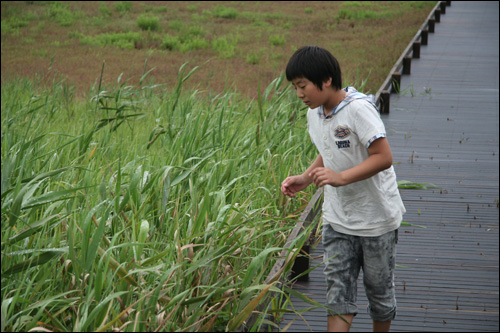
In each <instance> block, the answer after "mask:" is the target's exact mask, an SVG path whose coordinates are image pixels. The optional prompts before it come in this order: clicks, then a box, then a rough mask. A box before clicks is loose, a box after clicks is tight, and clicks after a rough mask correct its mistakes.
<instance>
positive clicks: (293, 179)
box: [281, 154, 324, 197]
mask: <svg viewBox="0 0 500 333" xmlns="http://www.w3.org/2000/svg"><path fill="white" fill-rule="evenodd" d="M323 167H324V164H323V157H322V156H321V154H318V156H317V157H316V159H315V160H314V162H313V163H312V164H311V165H310V166H309V168H307V170H306V171H304V173H302V174H301V175H298V176H290V177H287V178H286V179H285V180H284V181H283V182H282V183H281V191H282V192H283V194H285V195H288V196H290V197H294V196H295V193H297V192H299V191H302V190H303V189H305V188H306V187H308V186H309V185H310V184H311V183H312V182H313V177H312V176H310V174H311V172H312V171H313V170H315V169H318V168H323Z"/></svg>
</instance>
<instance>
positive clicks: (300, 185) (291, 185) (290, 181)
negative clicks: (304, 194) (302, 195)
mask: <svg viewBox="0 0 500 333" xmlns="http://www.w3.org/2000/svg"><path fill="white" fill-rule="evenodd" d="M309 184H311V180H310V179H307V178H306V177H304V176H303V175H299V176H291V177H287V178H286V179H285V180H284V181H283V182H282V183H281V192H283V194H284V195H288V196H289V197H295V193H297V192H299V191H302V190H303V189H305V188H306V187H308V186H309Z"/></svg>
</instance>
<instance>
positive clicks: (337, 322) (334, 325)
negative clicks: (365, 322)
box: [328, 314, 354, 332]
mask: <svg viewBox="0 0 500 333" xmlns="http://www.w3.org/2000/svg"><path fill="white" fill-rule="evenodd" d="M341 316H342V317H341ZM341 316H328V332H349V329H350V328H351V324H352V320H353V319H354V315H352V314H350V315H341ZM346 321H347V323H346Z"/></svg>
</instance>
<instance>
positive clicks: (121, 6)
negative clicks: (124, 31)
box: [115, 1, 134, 14]
mask: <svg viewBox="0 0 500 333" xmlns="http://www.w3.org/2000/svg"><path fill="white" fill-rule="evenodd" d="M133 5H134V4H133V2H132V1H120V2H117V3H116V4H115V9H116V10H117V11H118V12H119V13H120V14H125V13H128V12H130V10H132V6H133Z"/></svg>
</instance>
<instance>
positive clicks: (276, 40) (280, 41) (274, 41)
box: [269, 35, 286, 46]
mask: <svg viewBox="0 0 500 333" xmlns="http://www.w3.org/2000/svg"><path fill="white" fill-rule="evenodd" d="M269 42H270V43H271V45H274V46H280V45H285V43H286V40H285V37H284V36H278V35H272V36H270V37H269Z"/></svg>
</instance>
